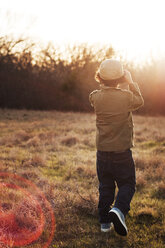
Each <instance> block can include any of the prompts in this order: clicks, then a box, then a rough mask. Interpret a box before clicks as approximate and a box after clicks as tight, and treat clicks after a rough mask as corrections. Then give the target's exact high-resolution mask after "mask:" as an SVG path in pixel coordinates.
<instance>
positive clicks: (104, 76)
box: [95, 59, 124, 87]
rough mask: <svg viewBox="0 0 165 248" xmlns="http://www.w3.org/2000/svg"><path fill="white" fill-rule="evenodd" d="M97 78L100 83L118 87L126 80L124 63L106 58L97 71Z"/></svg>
mask: <svg viewBox="0 0 165 248" xmlns="http://www.w3.org/2000/svg"><path fill="white" fill-rule="evenodd" d="M95 79H96V81H97V82H99V83H100V84H104V85H106V86H112V87H116V86H117V85H118V84H119V83H122V82H123V81H124V69H123V66H122V64H121V63H120V62H119V61H118V60H115V59H106V60H104V61H103V62H102V63H101V64H100V67H99V69H98V71H97V72H96V75H95Z"/></svg>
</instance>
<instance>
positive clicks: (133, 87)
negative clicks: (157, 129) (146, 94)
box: [129, 82, 144, 111]
mask: <svg viewBox="0 0 165 248" xmlns="http://www.w3.org/2000/svg"><path fill="white" fill-rule="evenodd" d="M129 91H130V99H129V110H130V111H134V110H136V109H138V108H140V107H142V106H143V105H144V100H143V97H142V95H141V92H140V89H139V86H138V84H137V83H135V82H133V83H132V84H129Z"/></svg>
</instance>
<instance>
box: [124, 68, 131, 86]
mask: <svg viewBox="0 0 165 248" xmlns="http://www.w3.org/2000/svg"><path fill="white" fill-rule="evenodd" d="M124 78H125V81H126V82H127V83H128V84H133V80H132V77H131V73H130V72H129V71H127V70H124Z"/></svg>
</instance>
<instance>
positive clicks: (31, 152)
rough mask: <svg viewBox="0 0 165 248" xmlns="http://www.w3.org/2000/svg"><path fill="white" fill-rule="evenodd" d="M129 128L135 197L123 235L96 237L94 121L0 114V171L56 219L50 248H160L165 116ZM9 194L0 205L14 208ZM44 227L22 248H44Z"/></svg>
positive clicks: (164, 219)
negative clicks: (40, 196) (40, 195)
mask: <svg viewBox="0 0 165 248" xmlns="http://www.w3.org/2000/svg"><path fill="white" fill-rule="evenodd" d="M134 122H135V147H134V148H133V149H132V150H133V156H134V159H135V163H136V171H137V190H136V193H135V195H134V198H133V200H132V202H131V211H130V212H129V214H128V216H127V218H126V223H127V226H128V230H129V232H128V236H127V237H120V236H119V235H117V234H116V233H115V231H114V230H112V232H111V233H108V234H105V233H101V232H100V225H99V223H98V214H97V203H98V180H97V176H96V150H95V116H94V114H88V113H71V112H70V113H69V112H68V113H62V112H57V111H26V110H20V111H18V110H0V127H1V134H0V168H1V171H5V172H10V173H16V174H18V175H20V176H22V177H24V178H27V179H28V180H31V181H32V182H33V183H35V184H36V185H37V186H38V187H39V188H40V190H41V191H42V192H44V194H45V196H46V198H47V199H48V200H49V202H50V203H51V205H52V207H53V211H54V215H55V219H56V230H55V233H54V237H53V240H52V243H51V245H50V246H49V247H50V248H74V247H75V248H88V247H89V248H96V247H100V248H110V247H111V248H120V247H121V248H144V247H148V248H150V247H152V248H165V197H164V196H165V182H164V173H165V163H164V152H165V142H164V140H165V132H164V126H165V117H147V116H145V117H142V116H134ZM0 180H1V181H2V179H0ZM1 181H0V182H1ZM21 186H22V185H21ZM0 190H1V189H0ZM1 192H2V190H1ZM30 192H31V193H32V194H35V191H34V190H33V188H31V189H30ZM9 193H10V192H8V194H6V197H5V196H4V194H0V202H1V204H2V203H10V204H11V203H12V204H13V208H14V206H17V201H19V199H17V198H18V197H17V196H15V197H14V198H10V197H11V194H9ZM9 195H10V197H9ZM6 198H7V199H6ZM45 211H47V210H45ZM45 213H46V212H45ZM46 217H47V216H46ZM46 227H47V229H45V230H44V232H43V234H42V235H41V237H40V238H39V239H38V240H37V241H35V242H33V243H31V244H29V245H28V246H25V247H29V248H41V247H43V244H44V242H45V241H46V239H47V237H48V235H49V227H48V226H46ZM11 247H12V246H11Z"/></svg>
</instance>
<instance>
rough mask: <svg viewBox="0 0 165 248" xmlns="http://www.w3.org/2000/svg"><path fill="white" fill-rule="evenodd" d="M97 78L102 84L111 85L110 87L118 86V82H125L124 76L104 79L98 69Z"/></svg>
mask: <svg viewBox="0 0 165 248" xmlns="http://www.w3.org/2000/svg"><path fill="white" fill-rule="evenodd" d="M95 80H96V81H97V82H98V83H100V84H104V85H105V86H109V87H111V86H112V87H116V86H117V85H118V84H120V83H123V82H124V76H123V77H121V78H118V79H112V80H104V79H102V78H101V77H100V74H99V72H98V71H97V72H96V74H95Z"/></svg>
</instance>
